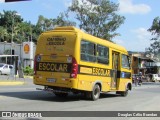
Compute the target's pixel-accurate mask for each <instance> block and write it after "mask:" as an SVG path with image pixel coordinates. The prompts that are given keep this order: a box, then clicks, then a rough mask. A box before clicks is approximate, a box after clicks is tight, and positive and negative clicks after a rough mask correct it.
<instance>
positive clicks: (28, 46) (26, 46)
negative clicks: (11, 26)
mask: <svg viewBox="0 0 160 120" xmlns="http://www.w3.org/2000/svg"><path fill="white" fill-rule="evenodd" d="M33 52H34V51H33V42H23V53H22V54H23V58H24V59H33V58H34V57H33Z"/></svg>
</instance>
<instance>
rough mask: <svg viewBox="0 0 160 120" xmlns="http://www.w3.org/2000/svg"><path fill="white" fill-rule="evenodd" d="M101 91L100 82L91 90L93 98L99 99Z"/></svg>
mask: <svg viewBox="0 0 160 120" xmlns="http://www.w3.org/2000/svg"><path fill="white" fill-rule="evenodd" d="M100 92H101V90H100V87H99V85H98V84H96V85H95V86H94V88H93V91H92V92H91V99H92V100H98V99H99V97H100Z"/></svg>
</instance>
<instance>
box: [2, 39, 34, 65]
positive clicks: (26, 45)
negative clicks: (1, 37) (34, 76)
mask: <svg viewBox="0 0 160 120" xmlns="http://www.w3.org/2000/svg"><path fill="white" fill-rule="evenodd" d="M35 49H36V45H35V44H34V43H33V42H23V43H22V44H15V43H14V44H13V43H12V44H11V43H7V42H0V56H1V57H0V63H7V64H13V62H14V60H12V59H13V58H12V57H8V58H7V57H3V56H4V55H17V56H18V60H19V61H20V62H21V63H22V65H23V67H26V66H29V65H30V66H31V68H33V66H34V54H35ZM11 53H12V54H11ZM2 55H3V56H2Z"/></svg>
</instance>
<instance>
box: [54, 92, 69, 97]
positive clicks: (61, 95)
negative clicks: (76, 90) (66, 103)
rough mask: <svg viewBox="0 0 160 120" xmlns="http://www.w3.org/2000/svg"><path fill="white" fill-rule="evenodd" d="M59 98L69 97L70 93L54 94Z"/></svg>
mask: <svg viewBox="0 0 160 120" xmlns="http://www.w3.org/2000/svg"><path fill="white" fill-rule="evenodd" d="M54 94H55V95H56V96H57V97H67V96H68V93H58V92H56V93H54Z"/></svg>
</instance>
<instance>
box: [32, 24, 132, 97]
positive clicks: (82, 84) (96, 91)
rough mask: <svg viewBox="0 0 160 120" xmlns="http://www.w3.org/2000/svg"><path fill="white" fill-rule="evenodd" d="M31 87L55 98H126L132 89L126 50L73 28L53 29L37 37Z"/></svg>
mask: <svg viewBox="0 0 160 120" xmlns="http://www.w3.org/2000/svg"><path fill="white" fill-rule="evenodd" d="M34 84H36V85H42V86H44V89H43V90H46V91H52V92H53V93H54V94H55V95H56V96H61V97H62V96H63V97H65V96H67V95H68V93H69V92H72V93H83V94H84V95H85V96H86V97H87V98H89V99H91V100H97V99H99V97H100V93H105V92H116V94H119V95H122V96H126V95H127V94H128V90H131V89H132V80H131V68H130V62H129V56H128V52H127V50H126V49H125V48H124V47H122V46H119V45H117V44H115V43H112V42H109V41H106V40H103V39H100V38H97V37H94V36H92V35H89V34H87V33H85V32H83V31H81V30H79V29H77V28H75V27H72V26H68V27H57V28H55V29H54V30H51V31H47V32H44V33H42V34H41V35H40V36H39V39H38V42H37V47H36V53H35V60H34Z"/></svg>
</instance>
